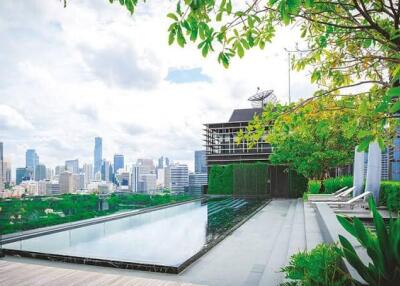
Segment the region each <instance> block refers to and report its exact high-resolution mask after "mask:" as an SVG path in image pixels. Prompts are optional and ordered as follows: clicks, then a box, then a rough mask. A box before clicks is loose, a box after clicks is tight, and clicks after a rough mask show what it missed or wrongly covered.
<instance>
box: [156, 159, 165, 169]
mask: <svg viewBox="0 0 400 286" xmlns="http://www.w3.org/2000/svg"><path fill="white" fill-rule="evenodd" d="M162 168H164V157H163V156H161V157H160V158H158V166H157V169H162Z"/></svg>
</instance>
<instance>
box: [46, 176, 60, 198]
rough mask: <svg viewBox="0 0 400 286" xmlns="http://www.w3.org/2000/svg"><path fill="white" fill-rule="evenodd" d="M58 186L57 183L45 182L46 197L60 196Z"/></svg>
mask: <svg viewBox="0 0 400 286" xmlns="http://www.w3.org/2000/svg"><path fill="white" fill-rule="evenodd" d="M60 193H61V191H60V184H59V182H57V181H52V180H46V195H48V196H52V195H58V194H60Z"/></svg>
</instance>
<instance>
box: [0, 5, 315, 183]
mask: <svg viewBox="0 0 400 286" xmlns="http://www.w3.org/2000/svg"><path fill="white" fill-rule="evenodd" d="M117 2H118V1H117ZM173 2H174V1H165V0H164V1H163V0H151V1H147V3H145V4H143V3H142V4H140V5H139V6H138V7H137V11H136V13H135V14H134V15H133V16H131V15H130V14H129V13H128V11H127V10H126V9H124V8H123V7H121V6H120V5H119V4H118V3H114V4H113V5H111V4H109V1H108V0H74V1H68V6H67V8H63V5H62V3H61V2H60V1H58V0H48V1H43V0H30V1H24V0H13V1H0V39H1V45H0V141H2V142H4V156H5V158H6V159H8V160H10V161H11V163H12V167H13V169H15V168H16V167H23V166H25V151H26V149H28V148H33V149H36V151H37V153H38V154H39V157H40V162H41V163H44V164H45V165H46V166H49V167H55V166H56V165H62V164H64V161H65V160H69V159H75V158H79V160H80V163H81V164H82V163H85V162H93V148H94V137H95V136H100V137H102V138H103V156H104V157H105V158H106V159H108V160H112V158H113V154H115V153H122V154H124V155H125V162H126V163H130V162H134V161H136V159H138V158H153V159H156V158H158V157H160V156H166V157H169V158H170V159H172V160H173V161H174V162H181V163H187V164H189V167H190V168H191V169H193V157H194V150H199V149H202V148H203V146H202V145H203V130H202V129H203V128H204V126H203V124H204V123H211V122H225V121H227V120H228V119H229V117H230V115H231V113H232V110H233V109H235V108H249V107H251V106H250V102H248V101H247V98H248V97H250V96H251V95H253V94H254V93H255V92H256V90H257V87H260V88H261V89H272V90H274V93H275V95H276V96H277V98H278V99H279V100H280V101H282V102H285V101H287V98H288V59H287V54H286V52H285V51H284V48H287V49H293V48H294V47H295V44H296V42H300V39H299V35H298V32H297V30H296V28H293V27H289V28H280V27H277V29H278V30H279V32H278V34H277V36H276V37H275V38H274V40H273V42H272V43H270V44H267V46H266V47H265V50H263V51H262V50H252V51H249V52H247V53H246V55H245V57H244V58H243V59H241V60H240V59H235V60H233V61H232V63H231V66H230V67H229V69H225V68H223V67H222V66H221V65H220V64H218V62H217V59H216V57H217V54H211V55H210V56H208V57H207V58H203V57H202V56H201V54H200V52H199V51H198V50H197V49H196V47H195V46H194V45H190V46H188V47H186V48H184V49H182V48H180V47H178V46H177V45H173V46H169V45H168V43H167V38H168V33H167V28H168V24H169V22H170V19H168V18H167V17H166V14H167V13H168V12H169V11H172V10H173ZM291 90H292V99H293V100H298V99H299V98H307V97H309V96H310V95H311V94H312V91H313V90H314V87H313V86H312V85H311V84H310V79H309V72H307V71H303V72H294V71H292V72H291ZM14 175H15V174H13V176H14Z"/></svg>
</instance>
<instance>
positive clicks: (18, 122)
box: [0, 104, 33, 132]
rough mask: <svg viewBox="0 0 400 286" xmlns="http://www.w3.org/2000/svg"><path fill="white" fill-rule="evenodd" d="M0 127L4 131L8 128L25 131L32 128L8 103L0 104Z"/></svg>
mask: <svg viewBox="0 0 400 286" xmlns="http://www.w3.org/2000/svg"><path fill="white" fill-rule="evenodd" d="M0 129H2V130H3V131H4V132H7V131H8V130H11V131H14V130H22V131H27V130H31V129H33V126H32V124H30V123H29V122H28V121H27V120H26V119H25V118H24V116H22V115H21V114H20V113H19V112H18V111H17V110H15V109H14V108H12V107H10V106H8V105H4V104H0Z"/></svg>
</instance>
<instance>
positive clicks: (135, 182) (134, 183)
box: [131, 165, 141, 193]
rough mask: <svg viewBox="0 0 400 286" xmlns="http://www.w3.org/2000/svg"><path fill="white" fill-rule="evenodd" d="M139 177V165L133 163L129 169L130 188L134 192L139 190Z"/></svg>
mask: <svg viewBox="0 0 400 286" xmlns="http://www.w3.org/2000/svg"><path fill="white" fill-rule="evenodd" d="M139 178H140V167H139V166H137V165H133V166H132V171H131V190H132V192H134V193H138V192H140V191H141V190H140V183H139Z"/></svg>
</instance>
